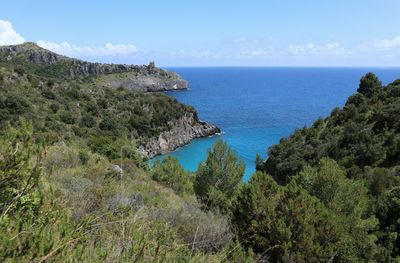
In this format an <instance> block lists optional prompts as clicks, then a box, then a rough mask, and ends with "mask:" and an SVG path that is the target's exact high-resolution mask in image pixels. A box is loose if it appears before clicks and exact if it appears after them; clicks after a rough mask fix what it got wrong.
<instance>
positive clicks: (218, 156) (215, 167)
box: [194, 140, 245, 213]
mask: <svg viewBox="0 0 400 263" xmlns="http://www.w3.org/2000/svg"><path fill="white" fill-rule="evenodd" d="M244 170H245V165H244V163H243V161H241V160H239V159H238V156H237V154H236V152H234V151H233V150H232V149H231V147H229V146H228V145H227V143H226V142H224V141H222V140H219V141H218V142H217V143H216V144H215V145H214V147H213V149H212V150H211V149H209V150H208V155H207V160H206V161H205V162H204V163H200V164H199V168H198V170H197V173H196V177H195V183H194V191H195V193H196V196H197V198H198V200H199V201H200V202H201V203H202V204H203V206H204V207H205V208H206V209H219V210H221V212H224V213H228V212H229V211H230V209H231V206H232V202H233V200H234V198H235V194H236V192H237V190H238V189H239V188H240V185H241V184H242V180H243V174H244Z"/></svg>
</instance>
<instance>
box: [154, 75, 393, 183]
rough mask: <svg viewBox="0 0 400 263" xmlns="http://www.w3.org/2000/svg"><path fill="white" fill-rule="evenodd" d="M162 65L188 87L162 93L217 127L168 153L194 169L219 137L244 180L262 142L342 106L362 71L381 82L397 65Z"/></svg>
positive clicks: (262, 148) (271, 141)
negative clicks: (239, 162)
mask: <svg viewBox="0 0 400 263" xmlns="http://www.w3.org/2000/svg"><path fill="white" fill-rule="evenodd" d="M168 69H169V70H173V71H175V72H177V73H178V74H180V75H181V76H182V77H183V78H184V79H186V80H188V81H189V90H187V91H170V92H167V94H168V95H169V96H172V97H175V98H176V99H178V101H180V102H182V103H185V104H189V105H192V106H194V107H195V108H196V109H197V111H198V112H199V117H200V119H202V120H204V121H207V122H210V123H213V124H216V125H217V126H218V127H220V128H221V130H222V132H223V134H222V135H221V136H215V137H211V138H202V139H197V140H194V141H193V142H192V143H191V144H189V145H187V146H184V147H182V148H179V149H178V150H176V151H175V152H173V153H170V154H168V155H172V156H174V157H176V158H178V159H179V161H180V162H181V164H182V165H183V167H184V168H185V169H187V170H189V171H195V170H196V169H197V167H198V164H199V163H200V162H201V161H204V160H205V158H206V156H207V149H208V148H210V147H212V145H213V144H214V143H215V142H216V141H217V140H218V138H221V137H222V138H223V139H224V140H226V141H227V142H228V143H229V145H230V146H231V147H232V148H233V149H234V150H235V151H236V152H237V154H238V155H239V158H241V159H242V160H243V161H244V162H245V164H246V174H245V180H248V178H249V177H250V176H251V174H252V173H253V172H254V171H255V158H256V154H257V153H258V154H260V155H261V156H262V157H263V158H266V157H267V149H268V147H270V146H271V145H273V144H276V143H278V142H279V140H280V139H281V138H283V137H286V136H288V135H290V134H291V133H292V132H293V131H294V130H295V129H296V128H302V127H303V126H305V125H307V126H310V125H311V124H312V123H313V121H314V120H316V119H317V118H318V117H326V116H328V115H329V114H330V112H331V110H332V109H333V108H334V107H337V106H338V107H342V106H343V105H344V104H345V102H346V100H347V98H348V97H349V96H350V95H352V94H353V93H355V92H356V90H357V87H358V83H359V80H360V78H361V76H363V75H364V74H366V73H367V72H370V71H371V72H374V73H375V74H377V75H378V77H379V78H380V79H381V81H382V82H383V83H384V84H388V83H390V82H392V81H394V80H395V79H397V78H400V68H239V67H238V68H236V67H235V68H168ZM165 156H166V155H163V156H158V157H156V158H155V159H156V160H157V159H160V158H164V157H165ZM153 160H154V159H153Z"/></svg>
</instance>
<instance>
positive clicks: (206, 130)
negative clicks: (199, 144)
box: [139, 113, 221, 158]
mask: <svg viewBox="0 0 400 263" xmlns="http://www.w3.org/2000/svg"><path fill="white" fill-rule="evenodd" d="M170 126H171V129H170V130H168V131H165V132H163V133H161V134H160V135H159V136H158V137H157V138H152V139H150V140H149V141H148V142H147V143H146V144H145V145H142V146H141V147H140V148H139V151H140V152H141V153H142V154H143V155H145V156H147V157H149V158H153V157H154V156H157V155H160V154H166V153H169V152H172V151H174V150H176V149H177V148H179V147H181V146H184V145H186V144H188V143H190V142H191V141H192V140H193V139H196V138H202V137H207V136H212V135H216V134H218V133H220V132H221V130H220V129H219V128H218V127H216V126H214V125H212V124H208V123H206V122H203V121H200V120H199V119H198V117H197V115H196V114H195V113H186V114H185V115H184V116H183V117H182V118H180V119H178V120H176V121H174V122H171V123H170Z"/></svg>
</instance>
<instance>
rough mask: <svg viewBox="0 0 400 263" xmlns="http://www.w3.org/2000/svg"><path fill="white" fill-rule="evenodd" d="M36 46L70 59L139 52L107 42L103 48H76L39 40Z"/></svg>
mask: <svg viewBox="0 0 400 263" xmlns="http://www.w3.org/2000/svg"><path fill="white" fill-rule="evenodd" d="M37 44H38V45H39V46H41V47H43V48H46V49H49V50H51V51H53V52H56V53H59V54H62V55H65V56H70V57H104V56H121V55H132V54H135V53H138V52H139V49H138V48H137V47H136V46H135V45H133V44H119V45H114V44H113V43H111V42H109V43H107V44H105V45H104V46H102V47H100V46H95V47H93V46H77V45H74V44H71V43H69V42H67V41H63V42H61V43H55V42H51V41H43V40H39V41H38V42H37Z"/></svg>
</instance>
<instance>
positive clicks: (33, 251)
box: [0, 123, 232, 262]
mask: <svg viewBox="0 0 400 263" xmlns="http://www.w3.org/2000/svg"><path fill="white" fill-rule="evenodd" d="M20 127H21V129H18V130H16V129H10V130H9V131H8V132H6V133H4V134H3V136H2V139H3V138H4V141H2V143H1V144H0V153H1V155H0V156H1V158H0V161H1V162H0V168H1V170H0V172H1V173H0V174H1V176H2V177H1V183H2V184H1V188H0V190H1V194H2V196H1V197H2V198H1V202H2V203H1V204H2V207H1V208H2V215H1V217H0V260H1V261H2V262H47V261H50V262H69V261H73V262H75V261H79V262H104V261H107V262H112V261H117V262H205V261H209V262H222V261H224V259H225V258H226V252H225V251H224V249H225V247H226V246H227V245H228V243H229V242H230V239H231V236H232V234H231V231H230V228H229V223H228V222H227V219H226V218H225V217H223V216H220V215H218V214H213V213H211V212H207V213H205V212H203V211H201V210H200V209H199V208H198V205H197V203H196V202H195V201H190V200H184V199H182V198H181V197H179V196H177V195H175V194H174V193H173V192H172V191H169V190H167V189H165V187H161V186H159V185H158V184H157V183H156V182H154V181H152V180H151V179H150V178H149V176H148V175H147V174H146V172H145V171H144V170H142V169H140V168H139V167H137V166H136V165H135V162H133V161H131V160H124V163H123V174H122V175H123V176H122V178H121V177H117V178H115V177H113V176H112V172H113V164H112V163H110V162H109V161H108V160H107V159H106V158H105V157H103V156H101V155H97V154H93V153H91V152H90V151H87V150H84V149H82V148H81V149H79V148H71V147H68V146H66V145H65V144H58V145H54V146H51V147H48V148H46V149H45V154H44V158H43V160H42V161H41V162H39V160H38V159H37V156H41V155H40V154H38V155H34V154H37V151H36V150H35V149H36V144H35V141H34V140H33V136H32V127H31V126H29V125H27V124H25V123H21V124H20ZM16 178H18V181H17V180H15V179H16ZM121 179H122V180H123V181H121ZM192 200H194V199H192ZM8 207H12V208H8ZM194 221H196V224H194V223H193V222H194Z"/></svg>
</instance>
